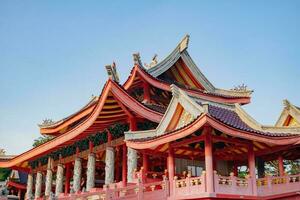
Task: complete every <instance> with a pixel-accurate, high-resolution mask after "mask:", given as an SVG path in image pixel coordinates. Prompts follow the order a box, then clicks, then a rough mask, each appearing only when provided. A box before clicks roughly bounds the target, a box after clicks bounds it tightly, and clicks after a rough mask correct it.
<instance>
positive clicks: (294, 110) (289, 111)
mask: <svg viewBox="0 0 300 200" xmlns="http://www.w3.org/2000/svg"><path fill="white" fill-rule="evenodd" d="M283 105H284V107H283V110H282V111H281V114H280V116H279V118H278V120H277V122H276V123H275V126H276V127H282V126H283V125H284V122H285V120H286V118H287V117H288V116H289V115H290V116H292V117H293V118H294V119H295V120H296V121H297V122H298V123H299V124H300V108H299V107H297V106H295V105H293V104H292V103H291V102H290V101H288V100H287V99H284V100H283Z"/></svg>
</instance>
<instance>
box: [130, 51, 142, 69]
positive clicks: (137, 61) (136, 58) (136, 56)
mask: <svg viewBox="0 0 300 200" xmlns="http://www.w3.org/2000/svg"><path fill="white" fill-rule="evenodd" d="M132 55H133V62H134V64H135V65H139V66H141V67H142V66H143V65H142V61H141V57H140V53H139V52H137V53H134V54H132Z"/></svg>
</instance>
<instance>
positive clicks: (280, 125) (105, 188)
mask: <svg viewBox="0 0 300 200" xmlns="http://www.w3.org/2000/svg"><path fill="white" fill-rule="evenodd" d="M188 44H189V36H185V37H184V38H183V39H182V41H181V42H180V43H179V44H178V45H177V46H176V48H175V49H174V50H173V51H172V52H171V53H170V54H169V55H168V56H167V57H166V58H165V59H163V60H162V61H158V60H157V56H154V57H153V59H152V61H151V63H150V64H142V61H141V59H140V55H139V54H138V53H136V54H133V59H134V66H133V68H132V70H131V72H130V75H129V76H128V78H127V80H126V81H125V83H123V84H120V82H119V75H118V73H117V68H116V65H115V63H113V64H111V65H107V66H105V68H106V71H107V74H108V77H109V78H108V80H107V81H106V83H105V84H104V86H103V88H102V91H101V92H100V94H99V96H94V97H93V98H92V99H91V100H90V101H89V102H88V103H87V104H86V105H85V106H84V107H82V108H81V109H80V110H79V111H77V112H76V113H74V114H72V115H70V116H68V117H66V118H64V119H62V120H59V121H56V122H53V121H51V120H45V121H44V123H42V124H40V125H39V127H40V133H41V134H42V135H47V136H52V139H51V140H49V141H47V142H45V143H43V144H41V145H39V146H37V147H35V148H33V149H30V150H29V151H26V152H24V153H22V154H20V155H18V156H16V157H14V158H12V159H9V160H5V161H0V167H1V168H11V169H13V170H18V171H23V172H25V173H26V174H28V177H27V179H26V180H27V183H26V184H25V186H26V191H25V190H24V194H22V197H24V198H25V199H101V200H108V199H109V200H121V199H122V200H133V199H139V200H141V199H146V200H147V199H156V200H167V199H168V200H176V199H299V198H300V171H299V170H298V171H297V170H293V172H291V170H290V168H291V164H289V163H292V162H296V163H298V165H299V162H297V161H299V159H300V109H299V108H298V107H297V106H294V105H293V104H291V103H290V102H289V101H287V100H285V101H284V109H283V111H282V113H281V115H280V117H279V119H278V121H277V122H276V124H275V125H274V126H266V125H262V124H260V123H259V122H257V121H256V120H255V119H254V118H252V117H251V116H250V115H249V114H248V113H247V112H246V111H245V110H244V108H243V105H246V104H249V103H250V101H251V94H252V91H251V90H249V89H247V87H246V86H245V85H240V86H237V87H235V88H233V89H229V90H226V89H220V88H217V87H215V86H214V85H213V84H212V83H211V82H210V81H209V80H208V79H207V78H206V77H205V76H204V74H203V73H202V72H201V71H200V69H199V68H198V67H197V65H196V64H195V62H194V61H193V59H192V58H191V57H190V55H189V53H188V51H187V49H188ZM287 161H289V162H287ZM269 162H272V163H275V164H276V167H275V172H274V173H273V174H272V173H269V172H267V171H266V165H267V163H269ZM299 168H300V166H298V169H299ZM20 195H21V194H20Z"/></svg>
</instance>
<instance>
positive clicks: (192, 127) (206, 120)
mask: <svg viewBox="0 0 300 200" xmlns="http://www.w3.org/2000/svg"><path fill="white" fill-rule="evenodd" d="M205 124H209V125H210V126H212V127H213V128H215V129H217V130H219V131H222V132H224V133H226V134H228V135H231V136H234V137H239V138H244V139H248V140H251V141H259V142H263V143H270V144H274V145H296V144H299V143H300V136H298V137H296V136H293V137H271V136H265V135H257V134H254V133H250V132H246V131H241V130H237V129H235V128H232V127H230V126H227V125H225V124H223V123H222V122H219V121H217V120H216V119H213V118H212V117H210V116H209V115H201V116H200V117H198V118H197V119H196V120H195V121H194V122H192V123H190V124H189V125H187V126H185V127H183V128H181V129H179V130H175V131H173V132H171V133H166V134H164V135H161V136H158V137H154V138H149V140H147V139H145V141H134V140H129V141H126V144H127V146H128V147H131V148H134V149H147V148H151V147H154V146H158V145H161V144H165V143H168V142H172V141H175V140H177V139H180V138H183V137H186V136H188V135H190V134H192V133H194V132H195V131H197V130H199V129H200V128H201V127H203V126H204V125H205ZM295 138H298V140H295Z"/></svg>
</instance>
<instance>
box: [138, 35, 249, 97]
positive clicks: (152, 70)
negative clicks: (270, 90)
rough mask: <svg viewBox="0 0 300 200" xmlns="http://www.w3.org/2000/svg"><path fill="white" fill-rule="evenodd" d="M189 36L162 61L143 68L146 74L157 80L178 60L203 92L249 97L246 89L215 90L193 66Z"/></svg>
mask: <svg viewBox="0 0 300 200" xmlns="http://www.w3.org/2000/svg"><path fill="white" fill-rule="evenodd" d="M189 38H190V36H189V35H186V36H185V37H184V38H183V39H182V40H181V41H180V42H179V44H178V45H177V46H176V48H175V49H174V50H173V51H172V52H171V53H170V54H169V55H168V56H166V57H165V58H164V59H163V60H162V61H160V62H158V63H157V64H156V65H154V66H151V67H149V68H144V69H145V70H146V72H147V73H149V74H150V75H151V76H153V77H155V78H157V77H158V76H159V75H161V74H163V73H164V72H166V71H167V70H168V69H170V68H171V67H172V66H173V65H174V64H175V63H176V62H177V61H178V60H179V59H180V58H181V59H182V60H183V62H184V63H186V65H187V67H188V68H189V70H190V71H191V72H192V74H193V75H194V76H195V78H196V80H197V81H198V82H199V83H200V84H201V85H202V86H203V87H204V89H205V92H207V93H210V94H216V95H227V96H232V97H250V96H251V94H252V92H253V91H252V90H248V89H247V88H243V89H240V88H237V89H230V90H226V89H220V88H216V87H215V86H214V85H213V84H212V83H211V82H210V81H209V80H208V79H207V78H206V76H205V75H204V74H203V73H202V72H201V70H200V69H199V68H198V66H197V65H196V64H195V62H194V61H193V59H192V58H191V56H190V55H189V53H188V51H187V49H188V44H189Z"/></svg>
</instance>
